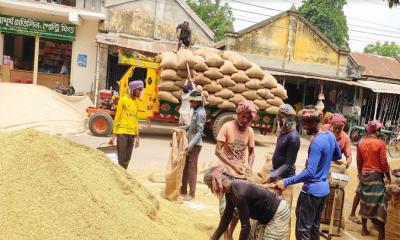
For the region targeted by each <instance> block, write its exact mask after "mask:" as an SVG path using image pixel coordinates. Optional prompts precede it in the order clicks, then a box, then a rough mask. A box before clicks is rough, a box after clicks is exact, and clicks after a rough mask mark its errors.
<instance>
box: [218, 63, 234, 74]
mask: <svg viewBox="0 0 400 240" xmlns="http://www.w3.org/2000/svg"><path fill="white" fill-rule="evenodd" d="M219 71H220V72H222V73H223V74H225V75H232V74H234V73H237V72H238V70H237V69H236V68H235V66H233V63H232V62H231V61H228V60H225V62H224V64H223V65H222V66H221V67H220V68H219Z"/></svg>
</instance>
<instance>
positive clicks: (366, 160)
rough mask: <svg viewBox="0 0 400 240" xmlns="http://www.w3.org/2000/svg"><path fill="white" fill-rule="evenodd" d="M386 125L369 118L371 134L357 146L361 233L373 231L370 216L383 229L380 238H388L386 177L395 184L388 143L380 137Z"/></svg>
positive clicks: (368, 129) (380, 230)
mask: <svg viewBox="0 0 400 240" xmlns="http://www.w3.org/2000/svg"><path fill="white" fill-rule="evenodd" d="M382 126H383V124H382V123H381V122H379V121H377V120H374V121H369V122H368V124H367V126H366V127H365V130H366V131H367V136H366V137H365V138H364V140H362V141H361V142H360V143H359V144H358V147H357V168H358V173H359V175H360V182H361V189H360V199H361V201H360V216H361V222H362V231H361V235H362V236H366V235H368V234H369V231H368V229H367V220H368V219H370V220H371V221H372V222H373V223H374V224H375V225H376V226H377V227H378V231H379V236H378V239H379V240H384V239H385V223H386V214H387V212H386V210H387V198H386V190H385V182H384V179H385V177H386V180H387V181H388V183H389V184H390V183H391V178H390V169H389V164H388V162H387V158H386V144H385V142H384V141H382V140H380V139H379V135H380V133H381V128H382Z"/></svg>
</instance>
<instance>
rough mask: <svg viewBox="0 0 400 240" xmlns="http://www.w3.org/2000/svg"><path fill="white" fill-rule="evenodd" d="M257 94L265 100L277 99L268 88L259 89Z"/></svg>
mask: <svg viewBox="0 0 400 240" xmlns="http://www.w3.org/2000/svg"><path fill="white" fill-rule="evenodd" d="M257 94H258V95H259V96H260V97H262V98H263V99H272V98H274V97H275V96H274V94H272V93H271V91H270V90H269V89H266V88H261V89H258V90H257Z"/></svg>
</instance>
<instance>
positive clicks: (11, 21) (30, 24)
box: [0, 14, 76, 41]
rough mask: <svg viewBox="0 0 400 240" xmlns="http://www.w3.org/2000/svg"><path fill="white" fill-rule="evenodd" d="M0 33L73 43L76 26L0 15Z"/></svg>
mask: <svg viewBox="0 0 400 240" xmlns="http://www.w3.org/2000/svg"><path fill="white" fill-rule="evenodd" d="M0 32H6V33H15V34H21V35H29V36H37V35H39V36H41V37H44V38H50V39H58V40H65V41H74V40H75V32H76V26H75V25H73V24H66V23H57V22H53V21H43V20H36V19H31V18H24V17H14V16H7V15H1V14H0Z"/></svg>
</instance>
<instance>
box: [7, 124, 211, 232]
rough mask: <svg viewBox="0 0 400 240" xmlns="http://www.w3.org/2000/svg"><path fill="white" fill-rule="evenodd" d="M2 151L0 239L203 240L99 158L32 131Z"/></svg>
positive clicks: (11, 139)
mask: <svg viewBox="0 0 400 240" xmlns="http://www.w3.org/2000/svg"><path fill="white" fill-rule="evenodd" d="M0 146H1V148H0V156H1V161H0V195H1V196H2V197H1V198H0V199H1V200H0V211H1V215H0V221H1V225H0V233H1V237H0V238H1V239H13V240H18V239H97V240H99V239H100V240H101V239H149V240H150V239H207V238H208V236H207V235H208V234H207V233H206V232H205V231H204V229H197V228H196V225H194V224H195V223H194V222H193V225H191V224H190V223H188V222H189V217H188V216H187V215H188V214H187V213H182V212H179V211H181V210H180V209H179V208H178V207H177V206H174V205H173V204H172V203H171V205H166V204H164V203H163V204H161V205H160V202H159V200H157V199H156V198H155V197H154V196H153V195H152V194H151V193H150V192H149V191H147V190H146V189H145V188H144V187H143V186H142V185H140V184H139V183H138V182H137V181H136V180H135V179H134V178H133V177H132V176H131V175H129V174H128V173H126V171H125V170H124V169H122V168H121V167H119V166H118V165H116V164H114V163H113V162H112V161H110V160H109V159H108V158H107V157H105V156H104V155H103V154H102V153H101V152H99V151H96V150H93V149H90V148H88V147H85V146H82V145H78V144H76V143H72V142H69V141H67V140H65V139H63V138H61V137H55V136H50V135H47V134H45V133H42V132H39V131H36V130H30V129H28V130H22V131H17V132H9V133H1V132H0ZM160 206H161V207H160Z"/></svg>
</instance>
